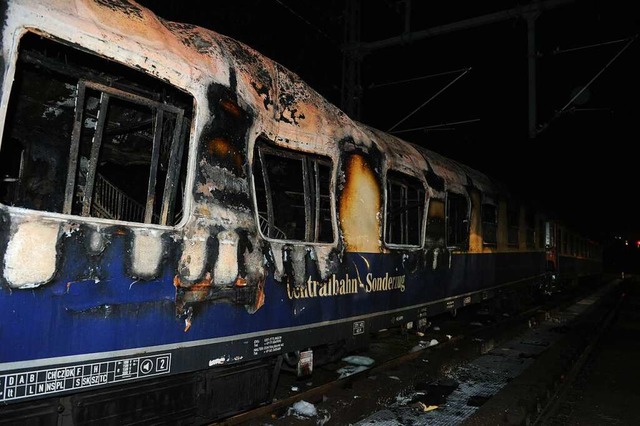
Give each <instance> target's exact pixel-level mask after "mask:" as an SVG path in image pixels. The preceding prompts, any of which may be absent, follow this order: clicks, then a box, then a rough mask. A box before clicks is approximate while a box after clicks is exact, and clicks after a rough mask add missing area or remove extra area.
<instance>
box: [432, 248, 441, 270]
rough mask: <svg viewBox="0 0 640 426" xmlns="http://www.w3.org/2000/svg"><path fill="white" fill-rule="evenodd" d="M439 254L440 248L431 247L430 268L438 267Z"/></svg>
mask: <svg viewBox="0 0 640 426" xmlns="http://www.w3.org/2000/svg"><path fill="white" fill-rule="evenodd" d="M439 254H440V249H439V248H437V247H436V248H435V249H433V264H432V265H431V268H432V269H433V270H435V269H436V268H437V267H438V255H439Z"/></svg>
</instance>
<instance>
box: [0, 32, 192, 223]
mask: <svg viewBox="0 0 640 426" xmlns="http://www.w3.org/2000/svg"><path fill="white" fill-rule="evenodd" d="M14 81H15V82H14V86H13V88H12V93H11V99H10V100H9V108H8V112H7V120H6V124H5V129H4V136H3V141H2V146H1V149H0V170H2V176H1V178H2V180H1V181H0V202H2V203H3V204H5V205H10V206H16V207H23V208H29V209H34V210H40V211H47V212H53V213H63V214H70V215H76V216H84V217H97V218H107V219H113V220H119V221H127V222H139V223H148V224H161V225H175V224H177V223H178V222H179V221H180V220H181V218H182V215H183V203H184V201H183V199H184V195H185V189H184V185H185V181H186V164H187V159H186V157H187V155H186V144H187V142H188V136H189V135H188V132H189V128H190V117H191V114H192V105H193V100H192V99H191V98H190V97H189V96H187V95H185V94H184V93H183V92H181V91H179V90H177V89H175V88H173V87H171V86H169V85H168V84H166V83H165V82H162V81H160V80H157V79H155V78H152V77H150V76H147V75H145V74H143V73H141V72H139V71H137V70H133V69H130V68H127V67H125V66H123V65H120V64H117V63H114V62H111V61H108V60H105V59H102V58H99V57H97V56H94V55H91V54H88V53H85V52H82V51H80V50H76V49H73V48H71V47H68V46H65V45H63V44H60V43H57V42H54V41H52V40H49V39H46V38H41V37H39V36H37V35H35V34H27V35H25V36H24V37H23V39H22V40H21V43H20V52H19V56H18V62H17V64H16V74H15V79H14Z"/></svg>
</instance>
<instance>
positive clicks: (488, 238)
mask: <svg viewBox="0 0 640 426" xmlns="http://www.w3.org/2000/svg"><path fill="white" fill-rule="evenodd" d="M481 209H482V243H483V244H484V245H485V246H496V245H497V244H498V208H497V207H496V206H495V205H493V204H488V203H483V204H482V206H481Z"/></svg>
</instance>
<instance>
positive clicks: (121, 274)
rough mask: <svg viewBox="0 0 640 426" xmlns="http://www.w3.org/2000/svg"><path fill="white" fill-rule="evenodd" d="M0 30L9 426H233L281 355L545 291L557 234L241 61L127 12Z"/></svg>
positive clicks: (26, 5) (436, 160) (442, 162)
mask: <svg viewBox="0 0 640 426" xmlns="http://www.w3.org/2000/svg"><path fill="white" fill-rule="evenodd" d="M0 12H1V13H2V19H3V30H2V39H1V42H2V43H1V45H2V62H1V64H2V66H3V80H2V98H1V103H0V108H1V109H0V118H1V119H2V122H3V125H2V126H1V127H0V128H2V131H3V133H2V139H1V141H2V145H1V146H0V171H1V173H2V182H1V183H0V203H1V204H0V255H1V256H2V269H1V273H0V283H1V288H0V343H1V344H0V403H1V404H2V406H0V414H1V415H0V422H3V421H13V420H15V419H16V418H19V419H23V420H25V421H26V419H27V418H30V417H38V418H40V420H42V421H43V422H45V423H46V422H48V421H50V422H52V423H53V422H59V421H60V422H63V423H71V424H81V423H84V422H85V421H88V420H89V419H91V420H93V421H97V420H98V419H100V418H103V417H104V418H105V419H107V418H109V419H111V421H114V422H117V423H118V424H122V423H128V422H130V421H134V420H135V421H137V422H142V421H144V420H149V421H153V419H154V418H158V417H162V418H164V419H167V418H170V419H173V420H176V421H178V420H180V419H183V420H185V421H190V422H196V423H200V422H205V421H208V420H213V419H217V418H221V417H224V416H227V415H230V414H232V413H235V412H238V411H241V410H243V409H246V408H248V407H250V406H252V405H255V404H260V403H264V402H268V401H269V400H270V397H271V393H272V390H273V385H274V382H275V381H276V380H277V373H278V371H279V368H280V366H281V364H282V359H283V355H286V354H292V353H297V352H299V351H306V353H307V354H310V353H313V354H314V355H316V361H317V357H318V356H319V355H321V354H327V355H328V356H330V355H331V351H333V350H335V349H336V348H342V349H345V350H348V349H350V348H355V347H358V346H361V345H364V344H366V342H367V338H368V335H369V333H371V332H375V331H377V330H380V329H383V328H388V327H392V326H405V325H407V324H413V325H414V326H416V327H422V326H424V325H425V324H426V322H427V317H428V316H430V315H435V314H438V313H441V312H446V311H453V310H455V309H457V308H459V307H462V306H465V305H468V304H471V303H476V302H480V301H482V300H484V299H487V298H491V297H493V296H495V295H496V294H498V293H500V292H501V291H504V290H506V289H509V288H515V287H516V286H525V287H527V286H530V285H531V284H536V283H538V282H539V281H540V280H542V279H543V278H544V277H546V275H547V272H548V262H547V260H548V259H547V258H548V256H549V253H548V252H547V247H545V243H548V242H549V241H550V239H549V238H547V237H546V236H545V235H547V234H545V233H544V229H545V222H544V221H545V219H546V218H545V217H544V216H543V215H542V213H540V212H538V211H537V210H535V209H532V208H531V207H530V206H527V205H525V204H523V203H521V202H520V201H518V200H516V199H515V198H514V197H511V196H510V195H509V193H508V192H507V191H506V189H505V188H504V187H503V186H501V185H499V184H498V183H496V182H494V181H492V180H491V179H489V178H488V177H487V176H486V175H484V174H482V173H480V172H478V171H476V170H473V169H470V168H469V167H466V166H464V165H462V164H459V163H457V162H455V161H452V160H450V159H447V158H444V157H442V156H440V155H438V154H436V153H434V152H431V151H429V150H427V149H424V148H422V147H417V146H414V145H411V144H408V143H406V142H403V141H401V140H400V139H398V138H396V137H393V136H390V135H387V134H385V133H383V132H380V131H377V130H375V129H372V128H369V127H367V126H364V125H362V124H360V123H357V122H354V121H352V120H350V119H349V118H348V117H347V116H345V115H344V114H343V113H342V112H340V111H339V110H338V109H336V108H335V107H334V106H332V105H330V104H329V103H328V102H327V101H326V100H325V99H323V98H322V97H321V96H319V95H318V94H317V93H316V92H314V91H313V90H312V89H310V88H309V87H308V86H307V85H305V84H304V83H303V82H302V81H300V80H299V78H298V77H297V76H296V75H295V74H293V73H291V72H290V71H288V70H286V69H285V68H283V67H282V66H280V65H279V64H277V63H275V62H273V61H270V60H269V59H267V58H265V57H263V56H261V55H260V54H258V53H257V52H255V51H253V50H252V49H250V48H249V47H247V46H244V45H243V44H241V43H239V42H237V41H235V40H233V39H230V38H228V37H224V36H222V35H219V34H216V33H214V32H212V31H209V30H207V29H203V28H198V27H194V26H191V25H186V24H180V23H174V22H169V21H166V20H163V19H161V18H158V17H156V16H155V15H154V14H153V13H152V12H150V11H149V10H147V9H145V8H143V7H140V6H139V5H137V4H136V3H134V2H127V1H122V2H104V1H98V0H75V1H74V0H48V1H46V2H45V1H43V2H36V1H31V0H10V1H8V2H6V3H5V7H4V8H2V9H1V10H0ZM548 229H550V228H548ZM545 238H547V241H545ZM585 257H586V256H585ZM286 358H287V359H291V357H286ZM306 367H310V366H309V365H307V366H306Z"/></svg>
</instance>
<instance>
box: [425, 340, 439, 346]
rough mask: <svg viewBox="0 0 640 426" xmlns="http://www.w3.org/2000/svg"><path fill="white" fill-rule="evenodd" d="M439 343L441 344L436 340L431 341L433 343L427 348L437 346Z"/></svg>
mask: <svg viewBox="0 0 640 426" xmlns="http://www.w3.org/2000/svg"><path fill="white" fill-rule="evenodd" d="M438 343H440V342H438V341H437V340H436V339H431V341H430V342H429V346H427V347H431V346H435V345H437V344H438Z"/></svg>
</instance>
